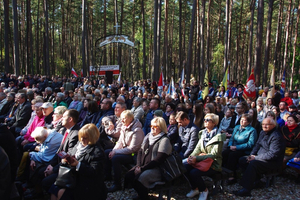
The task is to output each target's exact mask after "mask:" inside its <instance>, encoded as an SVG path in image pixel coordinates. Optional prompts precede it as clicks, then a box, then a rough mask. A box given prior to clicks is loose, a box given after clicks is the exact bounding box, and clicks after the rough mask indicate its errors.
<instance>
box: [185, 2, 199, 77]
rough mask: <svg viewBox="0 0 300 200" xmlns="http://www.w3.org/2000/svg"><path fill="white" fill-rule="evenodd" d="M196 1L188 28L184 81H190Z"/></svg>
mask: <svg viewBox="0 0 300 200" xmlns="http://www.w3.org/2000/svg"><path fill="white" fill-rule="evenodd" d="M196 3H197V0H194V3H193V10H192V19H191V26H190V36H189V46H188V57H187V62H186V80H187V82H189V81H190V78H191V65H192V54H193V36H194V27H195V16H196V7H197V4H196Z"/></svg>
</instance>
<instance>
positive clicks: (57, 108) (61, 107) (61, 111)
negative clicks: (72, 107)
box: [54, 106, 67, 115]
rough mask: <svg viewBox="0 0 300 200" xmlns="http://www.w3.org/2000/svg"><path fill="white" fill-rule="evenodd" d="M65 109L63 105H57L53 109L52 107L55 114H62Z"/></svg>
mask: <svg viewBox="0 0 300 200" xmlns="http://www.w3.org/2000/svg"><path fill="white" fill-rule="evenodd" d="M66 110H67V108H66V107H65V106H57V107H56V108H55V109H54V112H55V113H56V114H59V115H63V114H64V112H65V111H66Z"/></svg>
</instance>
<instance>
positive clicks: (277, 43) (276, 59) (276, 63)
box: [274, 0, 283, 79]
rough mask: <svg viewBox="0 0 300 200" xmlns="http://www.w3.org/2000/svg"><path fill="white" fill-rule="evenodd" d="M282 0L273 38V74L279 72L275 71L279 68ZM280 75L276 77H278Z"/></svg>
mask: <svg viewBox="0 0 300 200" xmlns="http://www.w3.org/2000/svg"><path fill="white" fill-rule="evenodd" d="M282 9H283V6H282V0H280V2H279V12H278V19H277V31H276V39H275V53H274V68H275V74H279V73H278V72H276V71H277V70H278V71H280V69H279V57H280V43H281V40H280V39H281V28H282V23H281V21H282ZM279 77H280V75H279V76H278V77H277V79H279Z"/></svg>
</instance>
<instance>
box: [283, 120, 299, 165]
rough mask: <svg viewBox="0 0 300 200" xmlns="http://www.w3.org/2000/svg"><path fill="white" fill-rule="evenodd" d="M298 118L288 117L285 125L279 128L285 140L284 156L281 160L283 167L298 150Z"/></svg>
mask: <svg viewBox="0 0 300 200" xmlns="http://www.w3.org/2000/svg"><path fill="white" fill-rule="evenodd" d="M297 123H298V118H297V117H296V116H294V115H290V116H289V117H288V118H287V124H286V125H285V126H283V127H282V128H281V133H282V135H283V138H284V140H285V145H286V146H285V155H284V159H283V163H284V165H285V164H286V163H287V161H289V160H290V159H292V158H294V157H295V155H296V153H297V152H298V151H299V150H300V149H299V147H300V126H299V125H298V124H297Z"/></svg>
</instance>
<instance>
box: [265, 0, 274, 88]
mask: <svg viewBox="0 0 300 200" xmlns="http://www.w3.org/2000/svg"><path fill="white" fill-rule="evenodd" d="M273 3H274V0H269V8H268V22H267V34H266V48H265V59H264V71H263V86H267V83H268V80H267V78H268V68H269V56H270V43H271V30H272V29H271V26H272V14H273Z"/></svg>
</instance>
